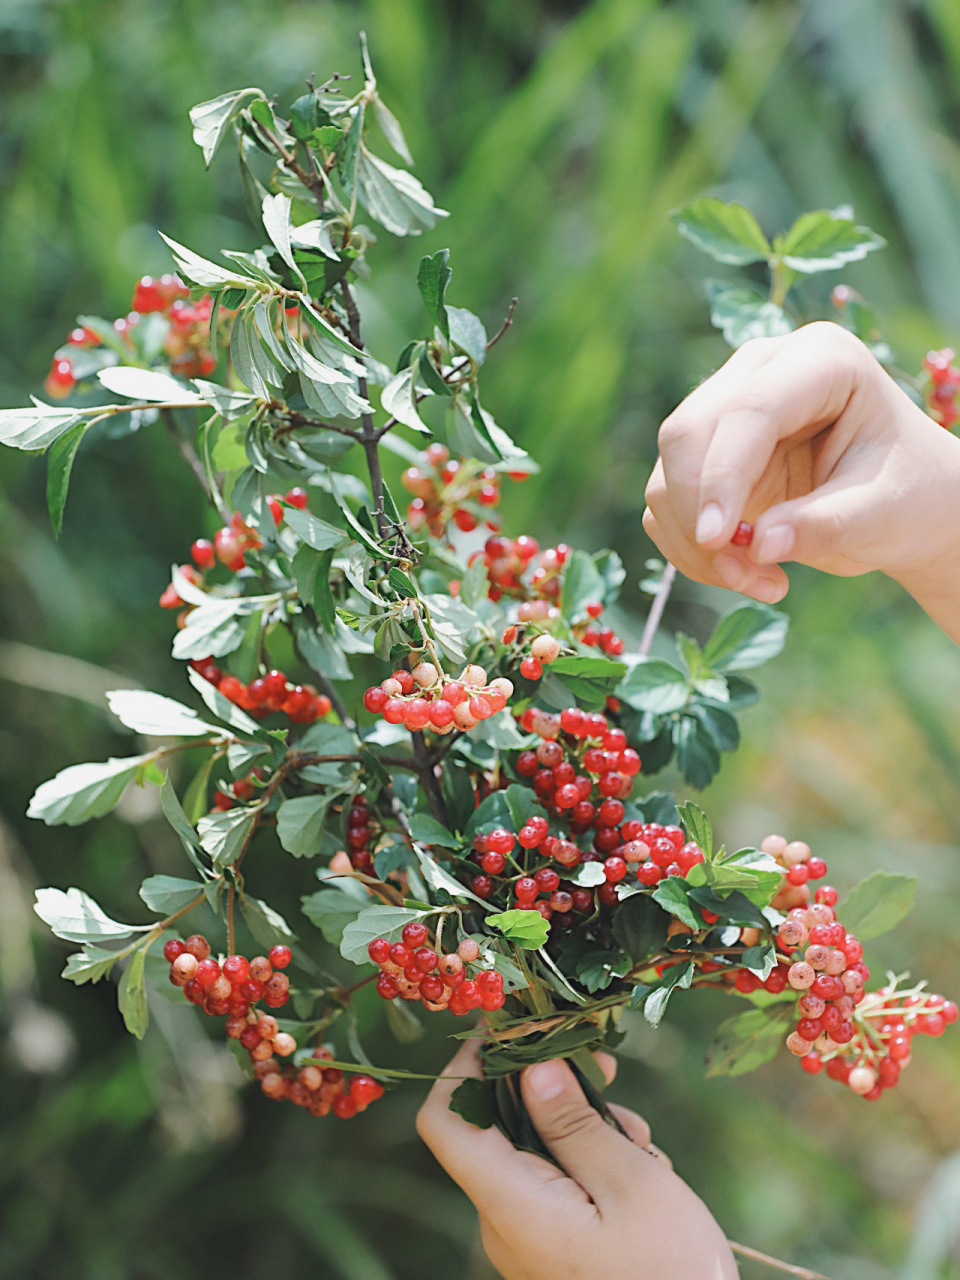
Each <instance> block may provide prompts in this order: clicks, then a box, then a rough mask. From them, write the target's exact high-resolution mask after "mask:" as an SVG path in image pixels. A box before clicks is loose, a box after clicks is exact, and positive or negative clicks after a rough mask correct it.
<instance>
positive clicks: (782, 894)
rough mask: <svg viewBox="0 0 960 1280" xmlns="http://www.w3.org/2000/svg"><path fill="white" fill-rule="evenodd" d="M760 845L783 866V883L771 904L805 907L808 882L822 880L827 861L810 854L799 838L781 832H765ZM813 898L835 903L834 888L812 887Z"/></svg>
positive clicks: (779, 907) (819, 901)
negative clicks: (789, 838) (814, 888)
mask: <svg viewBox="0 0 960 1280" xmlns="http://www.w3.org/2000/svg"><path fill="white" fill-rule="evenodd" d="M760 848H761V849H762V850H763V852H764V853H769V854H770V856H771V857H772V858H774V859H775V860H776V861H777V862H778V863H779V864H780V866H781V867H783V870H784V877H783V883H782V884H781V886H780V889H779V891H778V892H777V894H776V896H775V897H774V899H773V901H772V903H771V906H773V907H775V908H776V909H777V910H778V911H789V910H791V908H793V907H805V906H806V905H807V903H808V902H809V901H810V884H811V883H812V882H813V881H814V880H822V879H823V878H824V876H825V875H826V874H827V864H826V863H825V862H824V860H823V859H822V858H817V857H814V855H813V853H812V852H811V850H810V846H809V845H808V844H806V843H805V842H804V841H803V840H785V839H784V838H783V836H767V837H766V839H765V840H764V841H763V842H762V843H761V845H760ZM816 901H817V902H818V903H825V904H826V905H827V906H828V907H834V906H836V904H837V891H836V889H833V888H831V887H830V886H829V885H823V886H821V888H819V889H818V890H817V891H816Z"/></svg>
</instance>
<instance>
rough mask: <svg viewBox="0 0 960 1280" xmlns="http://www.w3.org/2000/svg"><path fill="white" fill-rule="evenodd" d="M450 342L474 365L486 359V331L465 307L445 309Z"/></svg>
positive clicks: (476, 317)
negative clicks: (464, 353) (465, 354)
mask: <svg viewBox="0 0 960 1280" xmlns="http://www.w3.org/2000/svg"><path fill="white" fill-rule="evenodd" d="M447 319H448V321H449V324H450V342H451V344H452V345H453V346H455V347H459V348H460V350H461V351H465V352H466V353H467V355H468V356H469V357H470V359H471V360H472V361H473V363H474V364H477V365H480V364H483V362H484V360H485V359H486V358H487V331H486V329H485V328H484V327H483V324H482V322H481V320H480V318H479V317H478V316H475V315H474V314H473V312H472V311H467V310H466V308H465V307H447Z"/></svg>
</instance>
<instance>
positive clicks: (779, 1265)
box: [727, 1240, 830, 1280]
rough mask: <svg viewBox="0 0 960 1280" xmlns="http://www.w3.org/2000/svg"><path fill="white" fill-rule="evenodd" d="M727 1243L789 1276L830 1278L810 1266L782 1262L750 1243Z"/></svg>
mask: <svg viewBox="0 0 960 1280" xmlns="http://www.w3.org/2000/svg"><path fill="white" fill-rule="evenodd" d="M727 1244H728V1245H729V1246H730V1248H731V1249H732V1250H733V1252H734V1253H739V1254H740V1255H741V1256H742V1257H744V1258H752V1259H753V1261H754V1262H762V1263H763V1264H764V1265H765V1266H768V1267H773V1269H774V1270H775V1271H783V1272H785V1273H786V1274H787V1275H788V1276H798V1277H799V1280H830V1277H829V1276H825V1275H823V1274H822V1273H821V1272H820V1271H811V1270H810V1269H809V1268H808V1267H795V1266H794V1265H793V1264H792V1263H790V1262H781V1261H780V1259H779V1258H772V1257H771V1256H770V1254H769V1253H761V1252H760V1250H759V1249H751V1248H750V1246H749V1245H745V1244H737V1243H736V1242H735V1241H733V1240H728V1241H727Z"/></svg>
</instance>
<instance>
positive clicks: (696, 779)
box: [671, 716, 720, 791]
mask: <svg viewBox="0 0 960 1280" xmlns="http://www.w3.org/2000/svg"><path fill="white" fill-rule="evenodd" d="M671 732H672V734H673V743H674V747H675V749H676V753H677V764H678V766H679V768H680V772H681V773H682V774H683V778H684V781H685V782H688V783H689V784H690V786H691V787H696V788H697V790H698V791H702V790H703V788H704V787H705V786H707V785H708V784H709V783H710V782H712V781H713V779H714V778H715V777H716V775H717V773H718V772H719V769H720V752H719V751H718V750H717V746H716V743H715V742H714V741H713V738H712V737H711V736H710V735H709V734H708V733H707V732H706V730H705V729H704V728H703V726H702V725H701V724H700V723H699V721H698V720H696V719H695V718H693V717H692V716H683V717H682V718H681V719H680V720H677V721H675V722H674V724H673V726H672V729H671Z"/></svg>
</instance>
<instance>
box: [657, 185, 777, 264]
mask: <svg viewBox="0 0 960 1280" xmlns="http://www.w3.org/2000/svg"><path fill="white" fill-rule="evenodd" d="M673 219H674V221H675V222H676V224H677V230H678V231H679V232H680V234H681V235H682V236H686V238H687V239H688V240H690V241H691V242H692V243H693V244H695V245H696V246H697V248H698V249H702V250H703V251H704V252H705V253H709V255H710V256H711V258H714V259H716V261H717V262H727V263H730V264H731V265H733V266H738V267H743V266H746V265H747V264H748V263H751V262H763V261H765V260H766V259H767V258H769V257H770V255H771V254H772V253H773V249H772V247H771V245H770V242H769V241H768V240H767V237H766V236H765V235H764V234H763V232H762V231H761V230H760V224H759V223H758V222H757V220H756V218H755V217H754V216H753V214H752V213H751V212H750V210H749V209H747V208H745V207H744V206H743V205H742V204H734V203H728V202H727V201H725V200H718V199H716V197H714V196H702V197H701V198H700V199H699V200H694V201H692V202H691V203H690V204H687V205H684V206H683V208H682V209H677V210H676V211H675V213H674V214H673Z"/></svg>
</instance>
